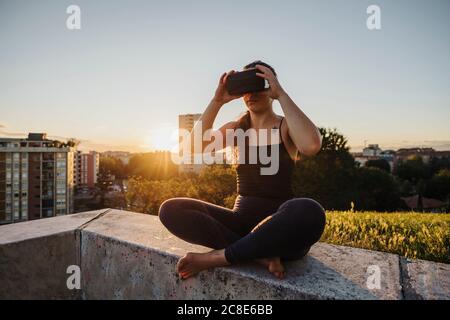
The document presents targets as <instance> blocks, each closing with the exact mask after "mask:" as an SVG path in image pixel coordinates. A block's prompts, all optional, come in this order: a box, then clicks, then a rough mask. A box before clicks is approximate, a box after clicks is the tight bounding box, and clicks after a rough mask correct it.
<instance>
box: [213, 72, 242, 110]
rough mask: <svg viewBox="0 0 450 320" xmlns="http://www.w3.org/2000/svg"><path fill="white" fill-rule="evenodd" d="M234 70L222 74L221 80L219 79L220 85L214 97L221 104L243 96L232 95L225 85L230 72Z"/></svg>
mask: <svg viewBox="0 0 450 320" xmlns="http://www.w3.org/2000/svg"><path fill="white" fill-rule="evenodd" d="M234 72H235V71H234V70H231V71H229V72H228V73H224V74H222V76H221V77H220V80H219V85H218V87H217V89H216V93H215V94H214V98H213V100H214V101H216V102H218V103H220V104H225V103H227V102H230V101H232V100H234V99H239V98H241V97H242V96H243V95H231V94H229V93H228V91H227V88H226V87H225V83H226V82H227V77H228V76H229V75H230V74H233V73H234Z"/></svg>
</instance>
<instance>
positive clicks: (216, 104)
mask: <svg viewBox="0 0 450 320" xmlns="http://www.w3.org/2000/svg"><path fill="white" fill-rule="evenodd" d="M251 68H256V69H258V73H257V75H258V76H259V77H262V78H264V79H266V80H267V81H268V83H269V88H267V89H265V90H264V91H260V92H252V93H247V94H244V95H243V96H236V95H230V94H229V93H228V92H227V90H226V88H225V83H226V81H227V77H228V76H229V75H230V74H232V73H234V72H235V71H234V70H232V71H230V72H228V73H224V74H222V76H221V77H220V81H219V85H218V88H217V90H216V92H215V95H214V98H213V99H212V100H211V102H210V103H209V105H208V107H207V108H206V110H205V112H204V113H203V114H202V116H201V118H200V120H201V122H202V130H203V131H206V130H208V129H211V128H212V126H213V123H214V120H215V118H216V116H217V113H218V112H219V110H220V108H221V107H222V106H223V105H224V104H226V103H227V102H230V101H232V100H234V99H238V98H240V97H243V99H244V102H245V104H246V106H247V108H248V111H247V113H246V114H245V115H244V116H243V117H241V118H240V119H238V120H237V121H231V122H229V123H227V124H225V125H224V126H223V127H221V128H220V129H219V130H220V131H221V132H222V133H223V136H224V137H225V136H226V134H225V132H226V130H227V129H233V130H234V129H238V128H242V129H244V130H247V129H250V128H251V129H254V130H256V131H259V130H263V129H268V130H269V129H272V128H278V129H279V134H280V140H281V143H279V144H273V145H272V144H270V145H271V146H274V145H275V146H276V147H277V148H279V149H278V151H279V153H278V154H279V156H278V158H279V166H278V168H279V170H278V171H277V172H276V174H274V175H261V173H260V168H261V167H262V166H263V165H262V164H261V163H260V162H259V161H258V162H257V163H253V164H251V163H239V164H238V165H237V191H238V197H237V198H236V202H235V205H234V208H233V210H230V209H227V208H224V207H220V206H217V205H214V204H211V203H207V202H204V201H201V200H196V199H190V198H173V199H169V200H166V201H165V202H164V203H163V204H162V205H161V207H160V210H159V217H160V220H161V222H162V223H163V224H164V225H165V226H166V228H167V229H168V230H169V231H170V232H172V233H173V234H174V235H176V236H178V237H179V238H181V239H183V240H185V241H188V242H191V243H194V244H199V245H203V246H206V247H210V248H213V249H215V250H212V251H210V252H207V253H192V252H190V253H188V254H186V255H185V256H184V257H182V258H181V259H180V260H179V261H178V264H177V272H178V274H179V275H180V277H181V278H182V279H186V278H189V277H191V276H193V275H195V274H197V273H198V272H200V271H202V270H205V269H209V268H214V267H220V266H227V265H230V264H235V263H239V262H243V261H249V260H256V261H257V262H259V263H261V264H263V265H264V266H266V267H267V268H268V270H269V271H270V272H271V273H272V274H274V275H275V276H276V277H277V278H283V277H284V276H285V271H284V267H283V264H282V261H283V260H295V259H300V258H302V257H303V256H305V255H306V254H307V253H308V251H309V248H310V247H311V245H313V244H314V243H315V242H317V241H318V240H319V239H320V237H321V235H322V232H323V230H324V227H325V211H324V209H323V208H322V206H321V205H320V204H319V203H318V202H316V201H315V200H312V199H309V198H293V193H292V189H291V175H292V170H293V168H294V160H295V159H296V156H297V152H298V151H300V152H301V153H302V154H305V155H314V154H316V153H317V152H318V151H319V150H320V148H321V136H320V133H319V131H318V130H317V128H316V126H315V125H314V124H313V123H312V122H311V120H309V119H308V117H307V116H306V115H305V114H304V113H303V112H302V111H301V110H300V109H299V108H298V107H297V105H296V104H295V103H294V101H292V99H291V98H290V97H289V96H288V94H287V93H286V92H285V91H284V90H283V88H282V87H281V85H280V83H279V82H278V79H277V77H276V72H275V70H274V69H273V68H272V67H271V66H269V65H268V64H266V63H264V62H262V61H255V62H252V63H250V64H249V65H247V66H245V67H244V69H251ZM274 99H277V100H278V101H279V103H280V105H281V108H282V109H283V112H284V114H285V118H283V117H281V116H279V115H276V114H275V113H274V111H273V109H272V102H273V100H274ZM194 130H195V129H194ZM258 144H260V145H249V143H247V144H246V146H245V148H246V151H251V149H252V148H260V147H262V146H263V145H262V144H261V143H260V142H258ZM265 147H268V145H267V144H266V145H265Z"/></svg>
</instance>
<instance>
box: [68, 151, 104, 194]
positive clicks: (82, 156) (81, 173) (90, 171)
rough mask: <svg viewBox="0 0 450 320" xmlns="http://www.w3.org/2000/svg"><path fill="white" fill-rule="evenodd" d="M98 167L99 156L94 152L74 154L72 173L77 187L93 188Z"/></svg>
mask: <svg viewBox="0 0 450 320" xmlns="http://www.w3.org/2000/svg"><path fill="white" fill-rule="evenodd" d="M99 166H100V154H99V153H98V152H95V151H91V152H89V153H82V152H81V151H77V152H76V153H75V161H74V172H75V185H76V186H77V187H90V188H93V187H95V184H96V183H97V175H98V170H99Z"/></svg>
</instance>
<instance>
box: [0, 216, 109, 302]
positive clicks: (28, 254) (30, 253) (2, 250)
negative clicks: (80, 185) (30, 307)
mask: <svg viewBox="0 0 450 320" xmlns="http://www.w3.org/2000/svg"><path fill="white" fill-rule="evenodd" d="M105 211H106V210H99V211H92V212H86V213H80V214H74V215H70V216H60V217H55V218H48V219H41V220H34V221H28V222H21V223H17V224H11V225H6V226H1V227H0V283H1V285H0V298H1V299H76V298H78V297H79V294H80V292H77V291H76V290H75V291H72V290H68V289H67V286H66V280H67V276H68V275H67V273H66V269H67V267H68V266H70V265H79V264H80V258H79V253H80V246H79V244H80V241H79V233H78V232H77V230H78V228H81V227H82V226H83V225H85V224H86V223H88V222H89V221H91V220H93V219H95V218H96V217H98V216H99V215H101V214H103V213H104V212H105Z"/></svg>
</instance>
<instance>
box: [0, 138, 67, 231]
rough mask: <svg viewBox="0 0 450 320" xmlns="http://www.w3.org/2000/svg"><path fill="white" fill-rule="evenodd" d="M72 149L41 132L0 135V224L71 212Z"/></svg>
mask: <svg viewBox="0 0 450 320" xmlns="http://www.w3.org/2000/svg"><path fill="white" fill-rule="evenodd" d="M73 162H74V148H73V146H71V145H70V144H69V143H62V142H60V141H57V140H49V139H47V137H46V134H45V133H30V134H28V138H26V139H11V138H0V224H1V223H12V222H19V221H25V220H33V219H40V218H46V217H52V216H55V215H64V214H69V213H72V212H73V192H74V190H73V189H74V179H73V178H74V172H73Z"/></svg>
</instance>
